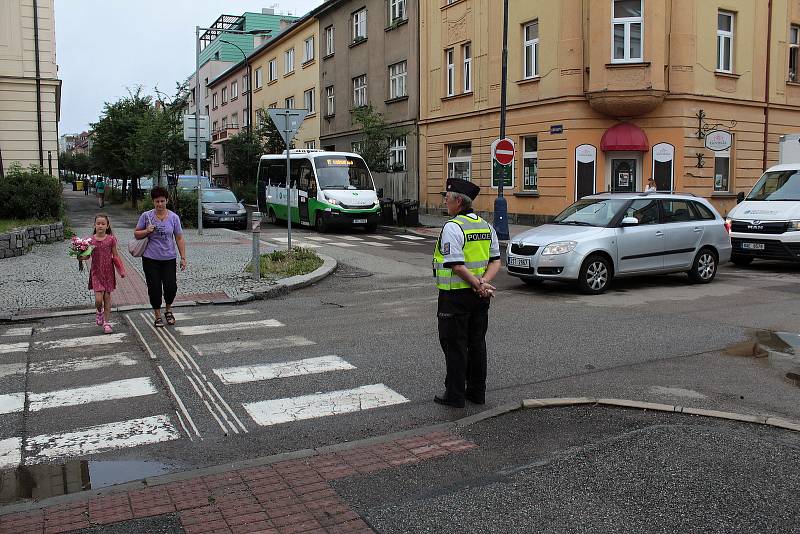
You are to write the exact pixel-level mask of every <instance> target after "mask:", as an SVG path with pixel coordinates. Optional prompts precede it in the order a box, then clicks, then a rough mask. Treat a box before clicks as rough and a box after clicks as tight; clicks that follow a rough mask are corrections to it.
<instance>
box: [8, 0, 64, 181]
mask: <svg viewBox="0 0 800 534" xmlns="http://www.w3.org/2000/svg"><path fill="white" fill-rule="evenodd" d="M60 108H61V80H59V79H58V68H57V66H56V33H55V20H54V13H53V0H7V1H5V2H0V175H2V174H3V172H4V171H5V170H7V169H8V166H9V165H10V164H11V163H13V162H18V163H20V164H21V165H22V166H23V167H28V166H29V165H31V164H35V165H41V166H42V167H43V168H44V170H45V171H49V172H50V173H51V174H53V175H54V176H57V175H58V119H59V114H60Z"/></svg>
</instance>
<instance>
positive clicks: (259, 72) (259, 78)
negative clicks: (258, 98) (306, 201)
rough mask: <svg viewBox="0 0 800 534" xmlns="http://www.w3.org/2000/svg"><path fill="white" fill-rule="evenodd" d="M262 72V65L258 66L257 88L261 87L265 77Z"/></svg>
mask: <svg viewBox="0 0 800 534" xmlns="http://www.w3.org/2000/svg"><path fill="white" fill-rule="evenodd" d="M261 74H262V73H261V67H258V68H257V69H256V80H255V81H256V89H261V86H262V85H263V82H264V79H263V77H262V75H261Z"/></svg>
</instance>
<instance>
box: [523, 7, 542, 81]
mask: <svg viewBox="0 0 800 534" xmlns="http://www.w3.org/2000/svg"><path fill="white" fill-rule="evenodd" d="M523 31H524V32H525V46H524V50H523V57H524V58H525V70H524V72H523V73H522V75H523V77H524V78H525V79H526V80H527V79H529V78H535V77H537V76H539V21H538V20H534V21H533V22H529V23H528V24H526V25H525V27H524V29H523Z"/></svg>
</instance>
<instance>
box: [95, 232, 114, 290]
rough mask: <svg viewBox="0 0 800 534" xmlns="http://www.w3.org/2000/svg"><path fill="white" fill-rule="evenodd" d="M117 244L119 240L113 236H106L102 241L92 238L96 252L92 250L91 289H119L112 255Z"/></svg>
mask: <svg viewBox="0 0 800 534" xmlns="http://www.w3.org/2000/svg"><path fill="white" fill-rule="evenodd" d="M116 244H117V238H116V237H114V236H113V235H108V236H106V238H105V239H103V240H102V241H100V240H99V239H95V238H94V236H92V245H94V250H92V267H91V270H90V271H89V289H93V290H95V291H114V290H115V289H116V288H117V279H116V276H115V273H114V262H113V261H112V257H113V255H112V253H111V251H112V250H113V248H114V245H116Z"/></svg>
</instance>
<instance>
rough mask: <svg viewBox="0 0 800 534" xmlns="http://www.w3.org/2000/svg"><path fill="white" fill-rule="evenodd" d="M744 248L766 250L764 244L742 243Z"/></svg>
mask: <svg viewBox="0 0 800 534" xmlns="http://www.w3.org/2000/svg"><path fill="white" fill-rule="evenodd" d="M742 248H743V249H746V250H764V243H747V242H745V243H742Z"/></svg>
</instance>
